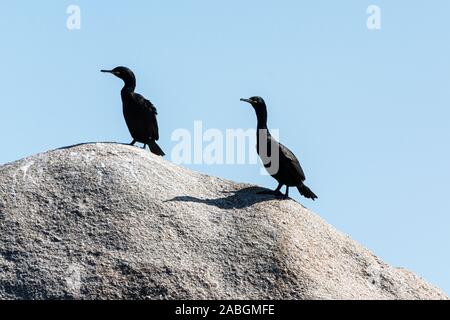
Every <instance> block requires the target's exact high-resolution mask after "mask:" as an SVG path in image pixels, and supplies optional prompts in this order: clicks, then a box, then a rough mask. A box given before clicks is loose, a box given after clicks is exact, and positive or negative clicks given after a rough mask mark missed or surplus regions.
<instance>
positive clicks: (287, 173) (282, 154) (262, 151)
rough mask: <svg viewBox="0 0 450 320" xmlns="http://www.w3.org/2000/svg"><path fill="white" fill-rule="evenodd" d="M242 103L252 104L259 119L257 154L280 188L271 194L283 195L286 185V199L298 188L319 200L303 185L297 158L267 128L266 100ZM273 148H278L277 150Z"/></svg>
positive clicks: (310, 197)
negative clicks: (292, 190)
mask: <svg viewBox="0 0 450 320" xmlns="http://www.w3.org/2000/svg"><path fill="white" fill-rule="evenodd" d="M241 101H244V102H247V103H250V104H251V105H252V106H253V108H254V109H255V112H256V116H257V118H258V126H257V134H256V142H257V144H256V148H257V152H258V155H259V156H260V158H261V160H262V161H263V163H264V166H265V167H266V169H267V171H268V172H269V174H270V175H271V176H272V177H273V178H274V179H275V180H277V181H278V183H279V184H278V187H277V188H276V189H275V190H274V191H272V192H271V193H273V194H275V195H282V194H281V192H280V190H281V188H282V187H283V185H285V186H286V194H285V195H284V197H285V198H288V197H289V187H297V189H298V191H299V192H300V194H301V195H302V196H304V197H306V198H309V199H312V200H315V199H317V196H316V195H315V194H314V192H312V191H311V189H309V188H308V187H307V186H306V185H305V184H304V183H303V182H304V181H305V179H306V178H305V174H304V173H303V169H302V167H301V166H300V162H299V161H298V159H297V158H296V156H295V155H294V154H293V153H292V152H291V151H290V150H289V149H288V148H286V147H285V146H283V145H282V144H281V143H279V142H278V141H276V140H275V138H273V137H272V136H271V135H270V132H269V129H268V128H267V107H266V103H265V102H264V100H263V99H262V98H261V97H251V98H250V99H241ZM264 144H265V145H264ZM272 148H276V150H275V149H272ZM276 151H278V165H276V163H274V161H277V159H273V158H271V157H272V156H273V157H276V156H277V152H276Z"/></svg>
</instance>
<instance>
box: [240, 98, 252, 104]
mask: <svg viewBox="0 0 450 320" xmlns="http://www.w3.org/2000/svg"><path fill="white" fill-rule="evenodd" d="M241 101H242V102H247V103H250V104H251V105H253V101H252V100H250V99H244V98H242V99H241Z"/></svg>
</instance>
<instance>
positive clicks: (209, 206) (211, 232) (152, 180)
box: [0, 144, 447, 299]
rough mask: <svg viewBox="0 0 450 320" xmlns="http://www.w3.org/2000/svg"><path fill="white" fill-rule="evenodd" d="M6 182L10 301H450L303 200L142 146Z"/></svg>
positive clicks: (3, 243) (5, 273)
mask: <svg viewBox="0 0 450 320" xmlns="http://www.w3.org/2000/svg"><path fill="white" fill-rule="evenodd" d="M0 177H1V178H0V194H1V197H0V299H447V296H446V295H445V294H444V293H443V292H442V291H440V290H439V289H437V288H435V287H433V286H431V285H429V284H427V283H426V282H425V281H423V280H422V279H420V278H419V277H418V276H416V275H415V274H413V273H411V272H408V271H406V270H404V269H397V268H393V267H391V266H389V265H386V264H385V263H383V262H382V261H380V260H379V259H378V258H377V257H376V256H374V255H373V254H372V253H371V252H369V251H368V250H367V249H365V248H363V247H362V246H360V245H359V244H358V243H356V242H354V241H353V240H351V239H350V238H349V237H347V236H346V235H344V234H342V233H340V232H339V231H337V230H335V229H334V228H333V227H331V226H330V225H328V224H327V223H326V222H325V221H323V220H322V219H321V218H319V217H318V216H317V215H315V214H314V213H312V212H310V211H308V210H307V209H305V208H303V207H302V206H301V205H300V204H298V203H297V202H295V201H293V200H285V201H283V200H278V199H275V198H273V197H271V196H263V195H257V194H256V193H257V191H259V190H261V189H260V188H258V187H255V186H251V185H244V184H237V183H234V182H231V181H225V180H222V179H219V178H214V177H210V176H206V175H202V174H199V173H196V172H192V171H190V170H187V169H184V168H181V167H178V166H176V165H174V164H171V163H170V162H168V161H166V160H164V159H162V158H160V157H156V156H153V155H152V154H150V152H149V151H144V150H141V149H139V148H135V147H130V146H125V145H120V144H86V145H79V146H74V147H68V148H63V149H59V150H55V151H50V152H47V153H43V154H39V155H36V156H32V157H29V158H27V159H24V160H20V161H17V162H14V163H11V164H6V165H3V166H1V167H0Z"/></svg>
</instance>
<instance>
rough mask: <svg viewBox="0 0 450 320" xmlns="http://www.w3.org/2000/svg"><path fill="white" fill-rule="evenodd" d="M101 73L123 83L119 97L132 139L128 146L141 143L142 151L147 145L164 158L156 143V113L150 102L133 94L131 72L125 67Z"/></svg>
mask: <svg viewBox="0 0 450 320" xmlns="http://www.w3.org/2000/svg"><path fill="white" fill-rule="evenodd" d="M101 71H102V72H107V73H112V74H113V75H115V76H116V77H118V78H120V79H122V80H123V82H125V86H124V87H123V89H122V91H121V96H122V104H123V116H124V117H125V122H126V123H127V126H128V130H129V131H130V134H131V136H132V137H133V141H132V142H131V143H130V145H132V146H133V145H134V144H135V143H136V142H141V143H143V144H144V149H145V146H146V145H148V146H149V148H150V151H151V152H153V153H154V154H156V155H158V156H164V155H165V154H164V152H163V151H162V150H161V148H160V147H159V146H158V144H157V143H156V141H158V140H159V133H158V122H157V120H156V115H157V114H158V112H157V111H156V108H155V107H154V106H153V104H152V103H151V102H150V101H148V100H147V99H145V98H144V97H143V96H141V95H140V94H138V93H135V92H134V90H135V89H136V77H135V76H134V73H133V71H131V70H130V69H128V68H126V67H117V68H114V69H113V70H101Z"/></svg>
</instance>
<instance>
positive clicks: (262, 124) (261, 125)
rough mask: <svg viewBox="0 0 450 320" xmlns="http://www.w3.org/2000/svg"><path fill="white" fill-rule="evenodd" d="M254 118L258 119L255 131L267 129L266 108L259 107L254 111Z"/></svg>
mask: <svg viewBox="0 0 450 320" xmlns="http://www.w3.org/2000/svg"><path fill="white" fill-rule="evenodd" d="M256 117H257V119H258V126H257V129H258V130H259V129H267V109H266V107H265V106H264V107H259V109H258V110H257V111H256Z"/></svg>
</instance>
